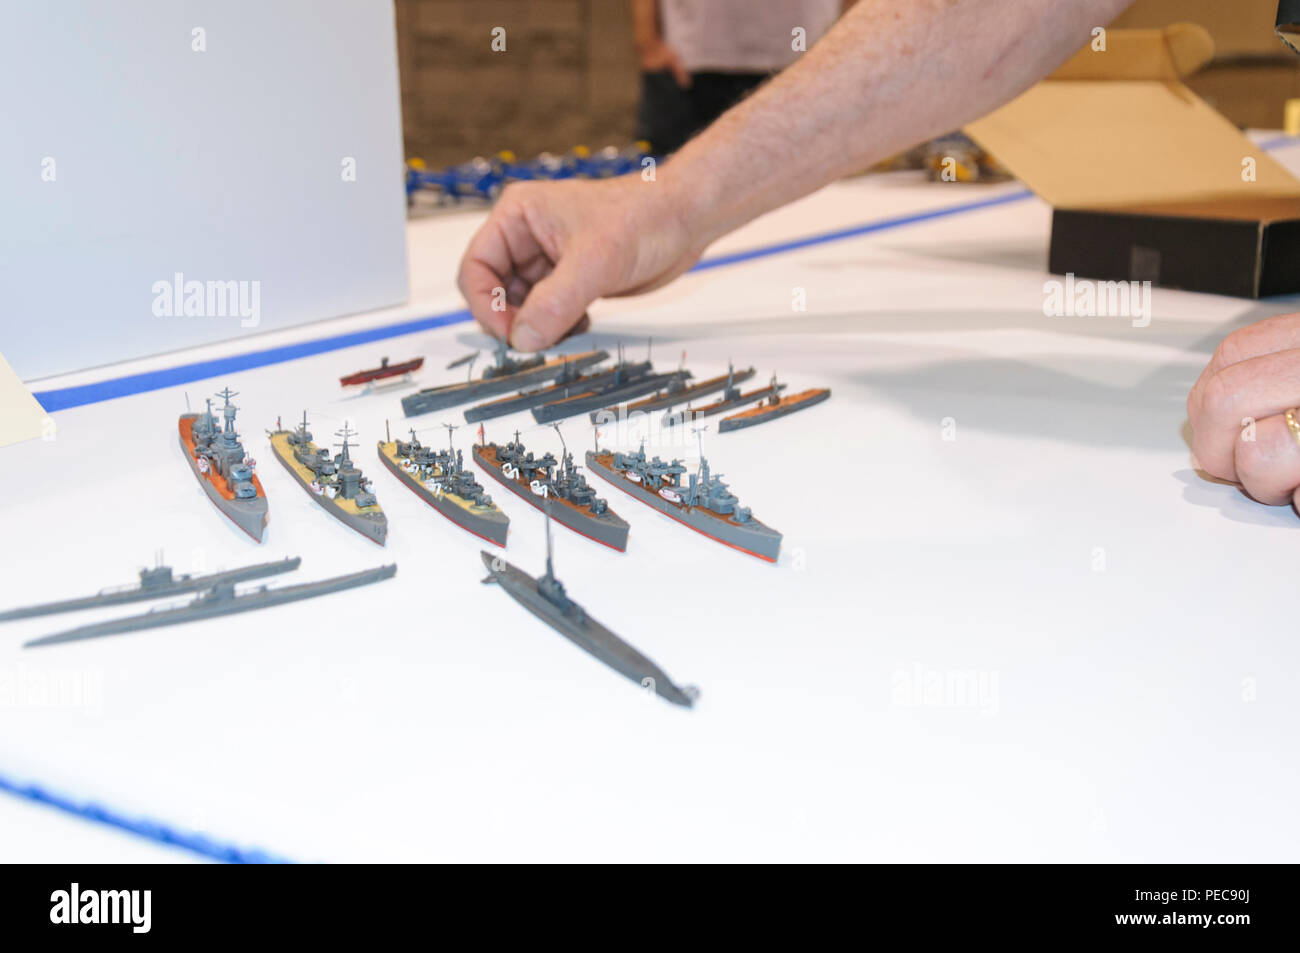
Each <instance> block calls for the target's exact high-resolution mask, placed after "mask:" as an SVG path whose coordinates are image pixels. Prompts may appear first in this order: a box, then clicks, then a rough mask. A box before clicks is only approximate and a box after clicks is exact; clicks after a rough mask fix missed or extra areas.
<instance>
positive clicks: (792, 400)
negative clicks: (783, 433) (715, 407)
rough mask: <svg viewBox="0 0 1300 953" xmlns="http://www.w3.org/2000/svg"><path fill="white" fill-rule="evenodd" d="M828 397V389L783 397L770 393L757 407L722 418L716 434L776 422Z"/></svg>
mask: <svg viewBox="0 0 1300 953" xmlns="http://www.w3.org/2000/svg"><path fill="white" fill-rule="evenodd" d="M830 396H831V392H830V389H829V388H826V387H819V388H814V389H812V390H803V391H800V392H799V393H797V394H787V395H786V396H784V397H781V396H779V395H778V394H776V393H772V394H770V395H769V396H768V397H767V399H766V400H764V401H763V402H762V403H761V404H759V405H758V406H757V407H751V408H749V409H748V410H742V411H741V412H740V413H738V414H732V415H731V416H730V417H723V418H722V420H721V421H719V422H718V433H727V432H728V431H731V430H743V429H744V428H746V427H753V426H754V425H755V424H761V423H766V422H767V421H769V420H776V419H777V418H778V417H784V416H786V415H787V414H793V413H794V412H795V411H799V410H806V409H807V408H809V407H814V406H816V405H817V404H820V403H821V402H822V401H824V400H826V399H827V398H829V397H830Z"/></svg>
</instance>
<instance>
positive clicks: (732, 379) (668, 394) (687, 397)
mask: <svg viewBox="0 0 1300 953" xmlns="http://www.w3.org/2000/svg"><path fill="white" fill-rule="evenodd" d="M754 373H755V371H754V369H753V368H752V367H747V368H745V369H744V370H743V371H737V370H735V369H734V368H728V370H727V373H726V374H720V375H718V376H717V377H710V378H708V379H707V380H702V381H700V382H698V383H696V384H689V385H688V384H687V383H686V378H684V377H682V378H677V379H675V380H672V381H669V383H668V386H667V387H666V388H664V390H663V391H661V392H660V393H657V394H651V395H650V396H649V397H646V398H645V399H643V400H638V401H634V402H632V403H630V404H628V405H626V406H625V407H624V408H622V409H623V412H624V413H627V414H633V413H637V412H640V413H647V412H649V411H651V410H663V409H664V408H665V407H673V406H674V405H676V404H684V403H690V402H691V401H692V400H694V399H695V398H697V397H704V396H706V395H707V394H712V393H713V392H714V391H719V390H722V389H723V388H725V387H733V386H735V385H736V384H739V383H741V382H743V381H747V380H749V379H750V378H751V377H753V376H754ZM618 414H619V408H618V407H606V408H605V409H603V410H593V411H592V412H591V422H592V423H593V424H595V423H601V422H602V421H604V420H612V419H614V418H615V417H617V416H618Z"/></svg>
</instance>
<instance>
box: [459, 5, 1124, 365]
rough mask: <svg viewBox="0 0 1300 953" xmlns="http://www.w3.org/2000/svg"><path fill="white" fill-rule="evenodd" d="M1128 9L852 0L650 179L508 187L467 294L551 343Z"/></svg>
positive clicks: (488, 319) (974, 110)
mask: <svg viewBox="0 0 1300 953" xmlns="http://www.w3.org/2000/svg"><path fill="white" fill-rule="evenodd" d="M1130 2H1131V0H860V2H858V3H857V4H855V5H854V6H853V8H852V9H850V10H849V11H848V13H846V14H845V15H844V16H843V17H842V18H841V20H840V21H839V22H838V23H837V24H836V26H835V27H834V28H833V29H832V30H831V31H830V32H829V33H828V34H827V35H826V36H825V37H824V38H823V39H822V40H821V41H820V42H819V43H817V44H816V45H815V46H814V47H813V48H812V49H811V50H810V51H809V52H808V53H807V54H805V55H804V56H803V57H802V58H801V59H800V60H799V61H798V62H797V63H795V64H794V65H793V66H791V67H790V68H789V69H787V70H786V71H785V72H784V73H782V74H781V75H780V76H778V77H777V78H776V79H774V80H773V81H772V82H770V83H768V84H767V85H765V86H764V87H762V88H761V89H760V90H759V91H758V92H757V93H755V94H754V95H753V96H751V97H750V98H749V99H747V100H745V101H744V102H743V103H741V104H740V105H739V106H737V107H735V108H734V109H732V110H731V111H730V112H728V113H726V114H725V115H723V116H722V118H720V119H719V120H718V121H717V122H715V123H714V124H713V125H712V126H710V127H709V128H708V129H706V130H705V131H704V132H702V133H701V134H700V135H699V136H697V137H696V138H695V139H694V140H692V141H691V142H690V143H688V144H687V145H686V146H685V147H684V148H683V149H682V150H681V152H679V153H678V154H677V155H676V156H674V157H673V158H672V159H671V160H670V161H668V162H667V163H664V165H663V166H662V168H660V169H659V170H658V172H657V175H656V176H655V179H654V181H652V182H646V181H644V180H643V178H642V177H641V176H636V175H631V176H625V177H623V178H621V179H615V180H611V181H606V182H556V183H521V184H519V185H514V186H511V187H510V188H508V189H507V190H506V191H505V193H504V194H503V195H502V197H501V200H500V201H499V202H498V204H497V206H496V208H494V209H493V212H492V215H491V216H490V217H489V219H488V221H487V222H486V223H485V224H484V225H483V227H482V228H481V229H480V230H479V232H478V233H477V234H476V235H475V236H474V238H473V239H472V240H471V242H470V245H469V248H468V250H467V251H466V253H465V258H464V259H463V260H462V262H461V271H460V288H461V291H462V292H463V293H464V294H465V297H466V299H467V300H468V302H469V305H470V310H471V311H472V312H473V314H474V316H475V317H476V318H477V319H478V320H479V321H480V322H481V323H482V324H483V325H484V326H485V327H486V328H488V329H489V330H490V331H492V332H493V333H494V334H497V335H500V336H504V335H507V334H508V335H509V337H510V340H511V343H513V344H515V345H516V346H518V347H520V348H523V349H525V350H535V349H538V348H541V347H544V346H546V345H548V344H551V343H554V342H555V341H556V340H558V339H559V338H560V337H562V336H563V335H564V334H565V333H566V332H567V331H568V330H569V329H570V328H572V327H573V326H574V325H575V324H577V323H578V322H579V321H580V320H581V319H582V318H583V317H584V315H585V313H586V309H587V306H588V305H590V304H591V302H593V301H595V300H596V299H597V298H600V297H604V296H610V295H620V294H635V293H638V292H641V291H646V290H649V289H651V288H654V287H658V286H659V285H662V284H664V283H666V282H667V281H670V280H672V279H673V278H675V277H677V276H678V275H680V274H681V273H682V272H683V271H685V270H687V269H688V268H689V267H690V266H691V265H692V264H694V262H695V261H697V260H698V258H699V256H700V254H701V253H702V252H703V250H704V249H705V247H707V246H708V245H709V244H710V243H711V242H713V241H714V240H715V239H717V238H718V237H720V236H722V235H724V234H726V233H727V232H729V231H731V230H732V229H734V228H736V227H738V226H740V225H742V224H744V223H745V222H747V221H749V220H750V219H753V218H755V217H757V216H759V215H761V214H763V213H764V212H767V211H770V210H772V209H774V208H777V207H779V206H781V205H784V204H786V203H787V202H790V201H793V200H794V199H796V198H799V197H800V196H803V195H807V194H808V193H809V192H812V191H814V190H815V189H817V188H820V187H821V186H823V185H825V184H826V183H827V182H831V181H833V180H834V179H836V178H839V177H840V176H843V175H846V174H848V173H850V172H855V171H857V170H859V169H862V168H864V167H866V166H868V165H870V164H871V163H873V162H875V161H877V160H879V159H882V158H885V157H887V156H890V155H893V154H895V153H897V152H899V151H901V150H903V149H905V148H908V147H910V146H912V145H914V144H916V143H918V142H922V141H924V140H926V139H929V138H932V137H934V136H936V135H940V134H942V133H945V132H948V131H950V130H952V129H954V128H957V127H959V126H961V125H963V124H965V123H966V122H969V121H971V120H973V119H976V118H978V117H980V116H982V115H984V114H985V113H987V112H989V111H991V110H992V109H994V108H996V107H997V106H999V105H1001V104H1002V103H1004V102H1006V101H1008V100H1010V99H1011V98H1013V97H1014V96H1016V95H1017V94H1019V93H1020V92H1022V91H1023V90H1025V89H1026V88H1028V87H1029V86H1030V85H1032V84H1033V83H1034V82H1035V81H1037V80H1038V79H1041V78H1042V77H1043V76H1046V75H1047V74H1048V73H1050V72H1051V71H1052V70H1053V69H1055V68H1056V67H1057V66H1059V65H1060V64H1061V63H1063V62H1064V61H1065V60H1066V59H1067V58H1069V56H1070V55H1071V54H1073V53H1074V52H1075V51H1077V50H1078V49H1079V48H1081V47H1082V46H1083V45H1084V44H1085V43H1086V42H1087V41H1088V39H1089V37H1090V35H1091V30H1092V29H1093V28H1094V27H1097V26H1104V25H1105V24H1107V23H1108V22H1109V21H1110V20H1111V19H1113V18H1114V17H1115V16H1116V15H1117V14H1119V13H1120V12H1121V11H1122V10H1123V9H1124V8H1125V7H1127V6H1128V5H1129V3H1130ZM497 287H503V288H505V290H506V301H507V306H506V308H505V310H493V308H492V301H493V300H494V297H495V298H497V299H499V297H500V296H499V295H495V296H494V289H495V288H497Z"/></svg>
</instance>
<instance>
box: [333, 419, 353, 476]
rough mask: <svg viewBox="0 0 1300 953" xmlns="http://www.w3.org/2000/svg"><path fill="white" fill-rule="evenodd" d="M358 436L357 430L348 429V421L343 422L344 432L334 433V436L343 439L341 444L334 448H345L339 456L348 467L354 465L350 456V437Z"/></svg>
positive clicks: (337, 431)
mask: <svg viewBox="0 0 1300 953" xmlns="http://www.w3.org/2000/svg"><path fill="white" fill-rule="evenodd" d="M356 435H357V432H356V431H355V430H351V429H349V428H348V422H347V421H346V420H345V421H343V429H342V430H336V431H334V436H336V437H341V438H343V442H342V443H341V444H338V443H336V444H335V445H334V446H336V447H342V448H343V449H342V451H341V453H340V454H339V455H340V456H341V457H342V458H343V463H344V464H345V465H347V466H351V465H352V458H351V457H349V456H348V437H355V436H356Z"/></svg>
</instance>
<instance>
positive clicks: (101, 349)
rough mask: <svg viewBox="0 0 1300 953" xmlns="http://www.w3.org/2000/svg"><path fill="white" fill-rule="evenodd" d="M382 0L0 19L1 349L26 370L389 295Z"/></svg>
mask: <svg viewBox="0 0 1300 953" xmlns="http://www.w3.org/2000/svg"><path fill="white" fill-rule="evenodd" d="M396 59H397V54H396V38H395V29H394V20H393V7H392V4H391V3H388V2H373V3H358V2H355V0H273V2H263V0H119V2H114V3H102V2H98V0H59V2H57V3H9V4H5V8H4V16H3V22H2V23H0V86H3V88H4V89H5V90H6V93H5V96H4V107H3V109H0V142H2V143H3V147H0V210H3V211H2V212H0V353H2V354H4V355H5V356H6V357H7V358H8V360H9V363H10V364H11V365H12V366H13V368H14V370H15V371H16V373H17V374H18V375H19V376H20V377H21V378H22V379H24V380H27V381H31V380H33V379H36V378H41V377H45V376H47V375H50V374H54V373H59V372H64V371H69V370H75V369H78V368H85V367H93V366H98V365H103V364H106V363H109V362H113V361H120V360H124V359H127V358H133V357H138V356H140V355H145V354H157V353H162V352H167V351H174V350H176V349H178V348H183V347H189V346H193V345H195V344H199V343H203V342H208V341H218V340H225V339H231V338H243V337H247V336H250V335H255V334H257V333H260V332H263V331H266V330H269V329H274V328H282V327H287V326H290V325H294V324H300V323H303V322H306V321H313V320H319V319H321V318H328V317H334V316H337V315H342V314H351V313H356V312H360V311H365V310H369V309H372V308H377V307H382V306H386V305H392V304H395V303H397V302H400V301H403V300H405V298H406V295H407V282H406V251H405V228H404V222H405V203H404V196H403V187H402V178H401V163H402V142H401V128H400V108H399V95H398V79H397V62H396Z"/></svg>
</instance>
